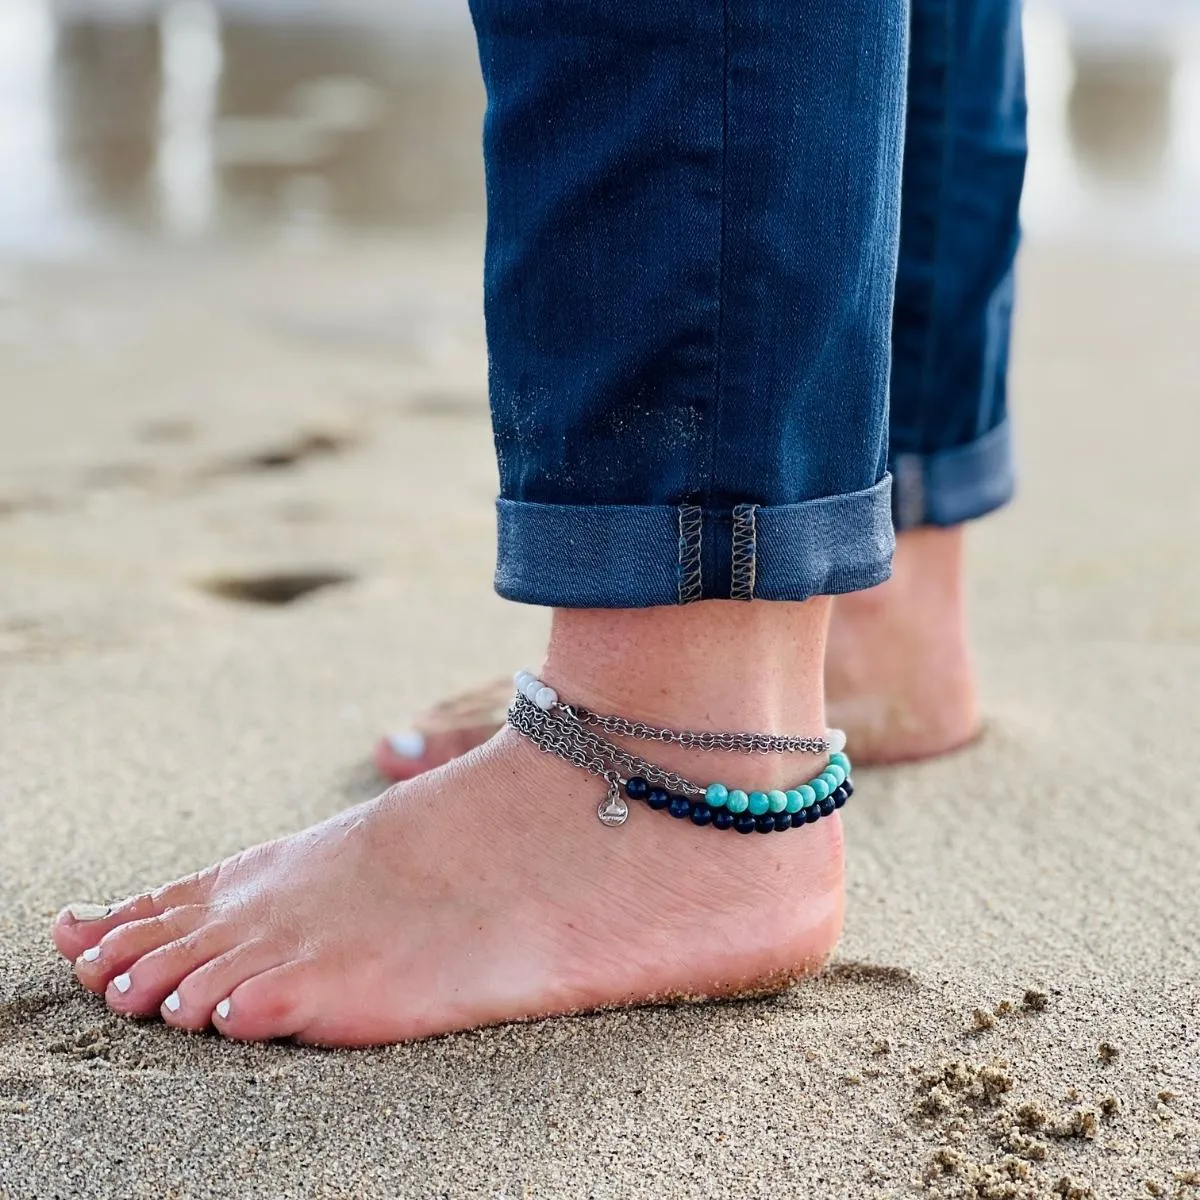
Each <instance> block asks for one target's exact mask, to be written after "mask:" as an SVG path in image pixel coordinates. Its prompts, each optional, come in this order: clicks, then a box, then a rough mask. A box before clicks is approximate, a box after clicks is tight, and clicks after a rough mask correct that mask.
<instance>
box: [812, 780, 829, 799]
mask: <svg viewBox="0 0 1200 1200" xmlns="http://www.w3.org/2000/svg"><path fill="white" fill-rule="evenodd" d="M808 786H809V787H810V788H812V790H813V791H814V792H816V793H817V799H818V800H824V799H825V797H826V796H828V795H829V781H828V780H827V779H825V777H824V776H823V775H818V776H817V777H816V779H810V780H809V781H808Z"/></svg>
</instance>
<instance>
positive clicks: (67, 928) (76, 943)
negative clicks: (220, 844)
mask: <svg viewBox="0 0 1200 1200" xmlns="http://www.w3.org/2000/svg"><path fill="white" fill-rule="evenodd" d="M211 877H212V871H211V869H210V870H208V871H202V872H200V873H199V874H196V875H189V876H188V877H187V878H185V879H179V880H176V881H175V882H174V883H170V884H167V886H166V887H162V888H159V889H158V890H157V891H155V892H143V893H142V894H141V895H138V896H131V897H130V898H129V899H128V900H116V901H114V902H113V903H112V904H93V903H83V904H68V905H67V907H66V908H64V909H63V910H62V912H60V913H59V914H58V917H57V918H56V919H55V922H54V926H53V929H52V930H51V936H52V937H53V938H54V944H55V946H57V947H58V952H59V953H60V954H61V955H62V956H63V957H64V958H68V959H70V960H71V961H72V962H74V961H75V959H77V958H78V957H79V956H80V955H81V954H82V953H83V952H84V951H85V950H87V949H89V948H90V947H93V946H96V945H97V944H98V943H99V942H100V941H101V940H102V939H103V938H105V937H107V936H108V934H109V933H111V932H112V931H113V930H114V929H116V928H117V927H118V926H121V925H125V924H128V923H129V922H130V921H141V920H143V919H145V918H147V917H156V916H159V915H161V914H162V913H164V912H166V911H167V910H168V909H171V908H179V907H181V906H183V905H186V904H196V903H199V902H200V901H201V900H203V899H205V898H206V897H207V896H208V894H209V891H210V888H211Z"/></svg>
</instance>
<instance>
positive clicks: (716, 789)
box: [704, 783, 729, 808]
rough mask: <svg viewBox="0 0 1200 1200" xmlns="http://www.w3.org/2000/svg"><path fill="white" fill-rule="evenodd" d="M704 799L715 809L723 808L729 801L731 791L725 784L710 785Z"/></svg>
mask: <svg viewBox="0 0 1200 1200" xmlns="http://www.w3.org/2000/svg"><path fill="white" fill-rule="evenodd" d="M704 798H705V800H707V801H708V802H709V804H711V805H712V807H713V808H721V807H723V806H724V804H725V801H726V800H728V799H729V789H728V788H727V787H726V786H725V785H724V784H723V783H710V784H709V785H708V791H706V792H705V793H704Z"/></svg>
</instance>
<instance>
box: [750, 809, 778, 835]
mask: <svg viewBox="0 0 1200 1200" xmlns="http://www.w3.org/2000/svg"><path fill="white" fill-rule="evenodd" d="M754 828H755V829H757V830H758V832H759V833H774V832H775V814H774V813H763V814H762V816H761V817H755V818H754Z"/></svg>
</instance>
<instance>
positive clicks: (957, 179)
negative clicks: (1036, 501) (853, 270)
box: [890, 0, 1026, 529]
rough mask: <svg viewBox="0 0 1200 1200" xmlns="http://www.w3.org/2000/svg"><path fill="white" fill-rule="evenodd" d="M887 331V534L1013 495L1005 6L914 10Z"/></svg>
mask: <svg viewBox="0 0 1200 1200" xmlns="http://www.w3.org/2000/svg"><path fill="white" fill-rule="evenodd" d="M908 69H909V75H908V128H907V133H906V136H905V147H904V183H903V189H902V197H903V198H902V202H901V213H900V262H899V270H898V273H897V277H896V309H895V316H894V319H893V322H892V387H891V404H892V408H891V452H890V466H891V470H892V475H893V479H894V484H893V517H894V519H895V524H896V528H897V529H911V528H913V527H914V526H917V525H957V524H960V523H961V522H963V521H968V520H971V519H972V518H975V517H980V516H983V515H984V514H985V513H988V512H991V511H992V510H993V509H995V508H999V507H1000V506H1001V505H1002V504H1004V503H1006V502H1007V501H1008V500H1009V499H1010V498H1011V496H1012V492H1013V460H1012V439H1011V436H1010V432H1009V426H1008V419H1007V411H1008V410H1007V398H1008V396H1007V383H1008V352H1009V332H1010V328H1011V324H1012V304H1013V260H1014V258H1015V256H1016V252H1017V242H1018V238H1019V230H1018V224H1017V210H1018V207H1019V204H1020V199H1021V186H1022V184H1023V182H1024V178H1025V149H1026V146H1025V63H1024V54H1023V51H1022V44H1021V12H1020V5H1019V4H1018V3H1015V2H1014V0H913V5H912V52H911V54H910V57H909V68H908Z"/></svg>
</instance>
